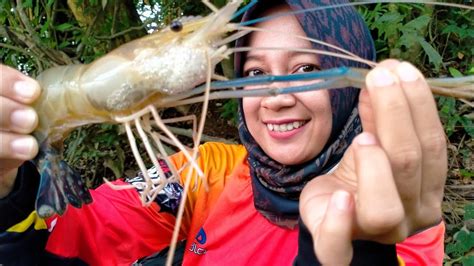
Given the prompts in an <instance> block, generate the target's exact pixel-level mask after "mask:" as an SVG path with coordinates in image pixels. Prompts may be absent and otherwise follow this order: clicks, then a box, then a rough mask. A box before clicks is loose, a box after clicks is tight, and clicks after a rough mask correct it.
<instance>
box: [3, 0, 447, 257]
mask: <svg viewBox="0 0 474 266" xmlns="http://www.w3.org/2000/svg"><path fill="white" fill-rule="evenodd" d="M315 2H317V1H314V3H307V1H301V2H300V1H288V4H287V5H277V6H274V7H271V8H270V7H269V5H268V4H269V3H268V2H267V3H260V4H259V5H257V7H256V8H254V9H252V10H251V11H249V12H248V13H247V14H246V16H245V18H246V19H249V18H251V17H255V16H260V15H271V14H276V13H281V12H287V11H289V9H301V8H307V7H308V6H307V5H315V4H316V3H315ZM333 2H334V1H333ZM318 4H319V3H318ZM258 26H259V27H261V28H264V29H269V30H277V31H280V32H281V31H283V32H289V33H292V34H294V35H305V34H306V35H308V36H310V37H315V38H320V39H323V40H326V41H330V42H332V43H336V44H338V45H340V46H343V47H344V48H346V49H349V50H351V51H352V52H355V53H357V54H358V55H359V56H362V57H366V58H369V59H371V57H372V56H373V46H372V41H371V40H370V36H369V35H368V32H367V29H366V28H365V26H364V24H363V23H362V22H361V19H360V17H359V16H358V15H356V13H355V11H354V10H353V9H351V8H344V9H338V10H335V9H333V10H328V11H324V12H318V13H305V14H303V15H298V16H297V17H295V16H283V17H279V18H277V19H274V20H269V21H266V22H261V23H260V24H259V25H258ZM349 28H350V31H349V30H348V29H349ZM246 43H247V44H248V45H250V46H252V47H265V46H272V47H273V46H281V47H298V48H311V47H312V45H311V44H310V43H309V42H308V41H305V40H302V39H298V38H293V37H291V34H288V36H285V38H282V35H281V33H280V34H271V33H262V32H255V33H252V34H251V35H250V36H249V37H248V39H247V40H246ZM313 47H314V46H313ZM342 63H349V62H342V61H340V59H334V58H330V57H325V56H315V55H314V54H309V53H300V52H290V51H287V50H252V51H251V52H249V53H248V54H246V55H244V56H242V55H241V56H237V58H236V65H237V71H238V72H239V73H241V74H244V75H248V76H253V75H266V74H273V75H280V74H292V73H298V72H307V71H317V70H318V69H321V68H328V67H332V66H337V65H340V64H342ZM349 64H352V65H353V63H349ZM2 72H3V73H4V78H3V79H2V84H1V86H2V90H0V91H1V93H2V95H1V98H0V102H1V103H2V116H1V117H0V119H1V120H0V125H1V126H2V131H1V132H0V134H1V137H2V139H3V140H4V141H3V142H2V143H1V145H2V149H1V151H2V152H0V158H1V159H2V161H1V163H2V169H1V171H2V172H1V176H0V181H1V183H0V184H1V186H0V193H1V194H0V197H1V198H2V200H0V204H1V205H0V210H1V211H2V213H4V214H8V215H3V216H2V218H1V219H0V221H1V226H2V230H3V231H6V233H4V234H2V235H1V237H0V239H1V241H2V243H5V244H3V245H2V246H1V247H0V254H1V255H2V256H0V257H5V258H7V259H8V261H7V262H11V261H15V262H19V263H24V264H28V263H31V262H32V261H33V262H34V261H37V260H35V259H37V258H40V257H41V259H42V260H44V261H45V263H46V264H53V263H57V264H65V263H71V264H74V263H76V264H80V263H87V264H93V265H107V264H109V265H121V264H130V263H132V262H134V261H136V260H137V259H139V258H142V257H146V256H148V255H150V254H153V253H155V252H157V251H161V250H165V249H166V247H167V245H168V244H169V240H170V237H171V231H172V228H173V226H174V213H175V211H176V208H175V204H172V200H173V199H174V200H176V197H178V198H179V195H180V192H181V187H180V186H178V185H174V186H173V187H172V188H170V189H169V190H168V192H167V193H163V197H158V200H157V202H156V203H154V204H153V205H152V206H150V207H148V208H144V207H142V206H141V203H140V202H139V200H138V197H137V192H136V191H134V190H123V191H114V190H111V189H110V188H109V187H107V186H102V187H100V188H98V189H96V190H95V191H93V192H92V196H93V198H94V202H93V203H92V204H90V205H87V206H84V207H83V208H81V209H74V208H68V210H67V212H66V213H65V215H64V216H62V217H59V218H57V217H55V218H54V219H50V220H48V221H46V223H45V222H44V221H42V220H39V219H37V218H36V216H35V214H34V213H32V211H33V207H32V206H33V202H34V197H35V191H36V189H37V186H38V182H39V180H38V174H37V172H36V170H35V168H34V167H33V166H32V165H31V164H30V163H24V160H28V159H31V158H32V157H33V156H34V155H35V154H36V151H37V144H36V143H35V142H34V140H33V139H32V138H31V137H30V136H28V135H27V134H28V133H30V132H31V131H32V130H33V129H34V126H35V125H36V122H37V118H36V114H35V113H34V111H33V110H32V109H31V108H30V107H28V106H27V105H28V104H30V103H31V102H32V101H34V99H35V98H36V97H37V95H38V94H39V88H38V86H37V84H36V83H35V82H34V81H32V80H30V79H28V78H27V77H24V76H22V75H21V74H20V73H18V72H16V71H14V70H11V69H8V68H5V67H2ZM297 83H298V82H295V83H291V84H282V85H281V86H286V85H296V84H297ZM245 89H252V87H248V88H245ZM358 94H359V92H358V90H356V89H351V88H346V89H342V90H333V91H330V92H328V91H319V92H306V93H298V94H292V95H278V96H270V97H261V98H245V99H243V100H242V102H241V111H240V123H239V132H240V136H241V140H242V142H243V144H244V146H239V145H225V144H220V143H209V144H205V145H203V146H201V147H200V157H199V159H198V164H199V165H200V166H201V168H202V170H203V172H204V173H205V175H206V177H207V179H208V183H209V191H206V190H205V189H204V188H203V185H202V184H201V183H197V184H192V185H196V187H197V189H196V190H194V191H191V192H189V195H188V201H187V203H186V211H185V216H184V222H183V225H182V227H181V231H180V233H181V234H180V240H186V242H182V243H183V244H182V248H183V249H184V251H183V252H184V255H183V256H184V260H183V263H184V264H188V265H195V264H217V263H219V264H224V265H225V264H231V263H233V264H237V265H242V264H251V265H268V264H278V265H289V264H291V263H293V262H294V261H295V257H296V256H297V254H298V252H299V253H300V254H299V255H298V258H297V259H296V262H297V263H300V264H304V263H308V262H309V261H311V260H315V259H316V258H314V253H313V252H312V251H313V250H312V243H311V241H310V240H311V239H310V238H311V237H312V238H313V239H314V243H315V245H314V247H315V250H314V251H315V253H316V254H317V258H318V259H319V261H320V262H322V263H323V264H337V265H339V264H348V263H349V262H350V261H351V260H352V257H354V260H353V262H355V263H361V264H367V263H370V261H368V260H371V257H370V256H369V257H367V255H371V254H372V252H371V251H374V253H375V255H377V254H378V253H377V252H378V251H382V253H380V254H383V255H384V256H386V257H384V256H382V257H381V259H382V260H379V261H378V262H380V261H383V262H387V261H388V260H392V262H393V260H396V257H395V253H394V252H395V248H394V246H393V245H382V244H375V242H357V241H356V242H352V240H356V239H359V240H360V239H364V240H373V241H378V242H381V243H387V244H391V243H399V242H402V241H403V240H404V239H405V238H406V237H407V236H408V235H412V234H414V233H415V232H416V231H417V230H422V229H425V228H427V227H431V226H432V225H433V224H435V226H434V227H431V228H430V229H428V230H425V231H423V232H421V233H420V234H416V235H415V236H412V237H410V238H408V239H407V240H406V241H405V242H403V243H402V244H401V245H399V246H398V249H397V254H398V256H399V259H400V260H402V261H404V262H407V263H410V262H412V263H421V264H423V263H425V264H433V263H437V264H439V263H440V262H441V260H442V255H443V253H442V252H443V250H442V248H443V246H442V244H443V241H442V236H443V232H444V231H443V230H444V227H443V225H442V224H439V221H440V219H441V213H440V204H441V198H442V188H443V184H444V178H445V171H446V151H445V146H444V139H443V131H442V127H441V124H440V122H439V118H438V117H437V111H436V107H435V104H434V101H433V100H432V97H431V94H430V91H429V88H428V87H427V85H426V82H425V81H424V79H423V77H422V75H421V74H420V73H419V71H417V70H416V69H414V68H413V67H412V66H410V65H409V64H407V63H399V62H396V61H387V62H383V63H382V64H381V66H380V67H377V68H376V69H374V70H373V71H371V73H370V74H369V76H368V77H367V90H363V91H362V92H361V94H360V97H359V102H358V101H357V100H358ZM420 103H423V105H421V104H420ZM358 113H360V118H359V116H358ZM361 123H362V125H363V128H364V133H361V134H359V133H360V132H361V130H362V128H361ZM358 134H359V135H358ZM356 136H357V137H356ZM172 161H173V163H174V164H175V165H176V166H177V168H179V167H180V166H182V165H184V164H185V163H186V161H185V158H184V156H182V154H176V155H174V156H173V157H172ZM18 167H19V168H18ZM150 174H151V175H152V176H153V170H150ZM182 176H183V177H185V176H186V171H184V173H183V175H182ZM315 177H317V178H315ZM310 181H311V182H310ZM127 182H128V183H130V184H135V183H137V182H140V176H139V177H137V178H136V179H132V180H128V181H127ZM118 183H123V181H118ZM303 187H304V188H305V189H304V191H302V190H303ZM298 208H299V210H300V211H298ZM30 213H32V215H30ZM299 217H301V218H302V220H303V221H304V223H305V224H306V225H307V227H308V229H309V230H308V232H306V231H305V227H304V226H303V225H301V226H300V227H298V226H297V222H298V218H299ZM20 224H21V226H20ZM46 228H48V229H49V230H50V231H51V233H48V232H47V230H45V229H46ZM300 229H301V230H300ZM300 231H301V232H302V233H303V234H302V235H301V237H300V238H301V239H300V246H298V233H300ZM305 233H309V234H310V235H311V237H308V235H305ZM423 241H425V242H423ZM352 244H354V248H355V251H354V253H353V247H352ZM26 247H28V248H29V249H26ZM23 254H27V255H28V256H26V255H23ZM32 254H35V256H37V257H36V258H33V257H34V256H32ZM353 254H354V256H353ZM160 256H161V253H158V254H157V255H155V256H153V258H155V259H156V258H159V257H160ZM312 256H313V257H312ZM384 258H385V259H386V260H384ZM151 259H152V258H148V260H146V261H150V260H151ZM155 263H156V260H155Z"/></svg>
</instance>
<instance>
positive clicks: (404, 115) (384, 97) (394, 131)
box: [367, 67, 421, 205]
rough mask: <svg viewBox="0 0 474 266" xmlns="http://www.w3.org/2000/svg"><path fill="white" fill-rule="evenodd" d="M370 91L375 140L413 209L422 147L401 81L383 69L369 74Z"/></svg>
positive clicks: (416, 196) (379, 68) (368, 86)
mask: <svg viewBox="0 0 474 266" xmlns="http://www.w3.org/2000/svg"><path fill="white" fill-rule="evenodd" d="M367 90H368V92H369V95H370V102H371V106H372V110H373V116H374V120H375V128H376V136H377V137H378V140H379V142H380V145H381V147H382V148H383V149H384V150H385V152H386V154H387V156H388V158H389V159H390V166H391V167H392V172H393V174H394V177H395V181H396V183H397V187H398V189H399V191H400V192H401V193H403V198H404V201H405V202H406V204H407V205H410V204H411V202H412V201H415V200H418V196H419V191H420V186H421V180H420V178H419V177H420V172H421V167H420V165H421V147H420V143H419V142H418V138H417V135H416V131H415V128H414V124H413V120H412V117H411V115H412V114H411V110H410V107H409V104H408V101H407V99H406V97H405V94H404V92H403V90H402V89H401V86H400V81H399V80H398V77H397V76H396V75H395V74H393V73H392V72H391V71H390V70H389V69H387V68H384V67H377V68H375V69H374V70H372V71H371V72H369V74H368V75H367Z"/></svg>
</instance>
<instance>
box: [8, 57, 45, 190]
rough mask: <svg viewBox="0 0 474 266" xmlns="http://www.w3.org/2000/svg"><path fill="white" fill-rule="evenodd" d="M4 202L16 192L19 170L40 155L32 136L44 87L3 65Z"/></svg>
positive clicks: (36, 123)
mask: <svg viewBox="0 0 474 266" xmlns="http://www.w3.org/2000/svg"><path fill="white" fill-rule="evenodd" d="M0 75H1V79H0V140H1V141H0V199H1V198H4V197H6V196H7V195H8V194H9V193H10V191H11V190H12V189H13V184H14V183H15V178H16V174H17V169H18V167H19V166H20V165H21V164H23V163H24V162H25V161H26V160H30V159H32V158H34V157H35V156H36V154H37V153H38V143H37V142H36V139H35V138H34V137H33V136H31V135H30V134H31V133H32V132H33V130H34V129H35V128H36V126H37V125H38V115H37V114H36V112H35V110H34V109H33V108H32V107H31V106H30V105H31V104H32V103H33V102H34V101H35V100H36V99H37V98H38V96H39V95H40V91H41V90H40V86H39V84H38V83H37V82H36V81H35V80H34V79H31V78H29V77H27V76H26V75H24V74H22V73H21V72H19V71H17V70H15V69H13V68H10V67H7V66H4V65H0Z"/></svg>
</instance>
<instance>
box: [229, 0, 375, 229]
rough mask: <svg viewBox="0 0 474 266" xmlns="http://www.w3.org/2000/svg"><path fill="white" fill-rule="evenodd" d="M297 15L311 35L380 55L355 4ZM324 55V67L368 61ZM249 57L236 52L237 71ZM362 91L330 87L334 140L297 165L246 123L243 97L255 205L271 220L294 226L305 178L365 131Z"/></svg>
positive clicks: (333, 161) (314, 3) (242, 126)
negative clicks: (269, 149) (271, 152)
mask: <svg viewBox="0 0 474 266" xmlns="http://www.w3.org/2000/svg"><path fill="white" fill-rule="evenodd" d="M346 2H347V1H345V0H337V1H335V0H331V1H329V0H301V1H298V0H287V1H286V3H287V4H288V6H289V7H290V8H291V9H292V10H302V9H309V8H314V7H318V6H327V5H334V4H340V3H346ZM282 3H283V2H282ZM274 4H275V1H259V4H257V5H256V6H254V7H253V8H252V9H250V10H249V11H248V12H247V13H246V14H245V15H244V18H243V20H244V21H247V20H249V19H252V18H254V17H253V16H254V15H253V14H261V13H262V10H264V9H265V8H268V7H269V6H272V5H274ZM296 17H297V19H298V21H299V22H300V24H301V25H302V28H303V30H304V31H305V32H306V34H307V35H308V36H309V37H312V38H315V39H318V40H322V41H325V42H328V43H330V44H333V45H336V46H338V47H341V48H343V49H346V50H348V51H350V52H352V53H354V54H356V55H358V56H359V57H362V58H365V59H369V60H375V48H374V44H373V40H372V37H371V35H370V32H369V30H368V28H367V26H366V25H365V23H364V21H363V19H362V18H361V16H360V15H359V14H358V13H357V11H356V10H355V9H354V8H353V7H337V8H329V9H324V10H318V11H311V12H305V13H301V14H298V15H296ZM282 38H283V37H282ZM242 43H243V41H240V42H238V43H237V46H241V45H242ZM313 47H314V48H317V49H322V50H328V51H333V52H336V51H334V49H331V48H328V47H324V46H322V45H318V44H313ZM319 58H320V63H321V67H322V68H323V69H328V68H333V67H339V66H351V67H366V66H365V65H362V64H360V63H356V62H353V61H349V60H346V59H341V58H335V57H331V56H325V55H320V56H319ZM244 60H245V55H243V54H237V55H236V57H235V66H236V68H235V69H236V72H237V75H238V76H241V75H242V68H243V63H244ZM358 95H359V90H358V89H355V88H343V89H336V90H330V91H329V96H330V101H331V108H332V130H331V135H330V137H329V140H328V142H327V143H326V145H325V146H324V148H323V150H322V151H321V152H320V153H319V154H318V155H316V157H315V158H313V159H312V160H309V161H307V162H305V163H303V164H300V165H292V166H288V165H282V164H280V163H279V162H276V161H275V160H273V159H272V158H271V157H269V156H268V155H267V154H265V152H264V151H263V150H262V149H261V148H260V146H259V145H258V144H257V143H256V141H255V140H254V138H253V137H252V135H251V134H250V132H249V130H248V128H247V125H246V123H245V119H244V113H243V111H242V101H241V102H240V105H239V107H240V108H239V134H240V139H241V141H242V143H243V144H244V146H245V147H246V148H247V151H248V154H249V155H248V162H249V165H250V174H251V178H252V187H253V193H254V204H255V207H256V209H257V210H258V211H259V212H260V213H262V214H263V215H264V216H265V217H266V218H267V219H269V220H270V221H271V222H273V223H275V224H278V225H280V226H286V227H290V228H291V227H294V225H296V223H297V219H298V216H299V214H298V202H299V196H300V193H301V191H302V190H303V187H304V186H305V184H306V183H307V182H309V181H310V180H311V179H313V178H314V177H317V176H319V175H322V174H325V173H327V172H328V171H330V170H331V169H332V168H334V167H335V165H337V163H338V162H339V161H340V160H341V158H342V156H343V154H344V152H345V151H346V149H347V148H348V146H349V144H350V143H351V142H352V140H353V139H354V137H355V136H356V135H357V134H359V133H360V132H361V131H362V127H361V122H360V118H359V115H358V111H357V103H358V101H357V99H358ZM315 137H318V136H315Z"/></svg>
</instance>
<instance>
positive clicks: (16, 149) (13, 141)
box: [0, 132, 38, 161]
mask: <svg viewBox="0 0 474 266" xmlns="http://www.w3.org/2000/svg"><path fill="white" fill-rule="evenodd" d="M37 153H38V143H37V142H36V139H35V138H33V137H32V136H29V135H18V134H14V133H9V132H0V159H9V160H23V161H25V160H30V159H33V158H34V157H35V156H36V154H37Z"/></svg>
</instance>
